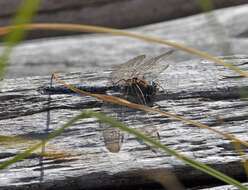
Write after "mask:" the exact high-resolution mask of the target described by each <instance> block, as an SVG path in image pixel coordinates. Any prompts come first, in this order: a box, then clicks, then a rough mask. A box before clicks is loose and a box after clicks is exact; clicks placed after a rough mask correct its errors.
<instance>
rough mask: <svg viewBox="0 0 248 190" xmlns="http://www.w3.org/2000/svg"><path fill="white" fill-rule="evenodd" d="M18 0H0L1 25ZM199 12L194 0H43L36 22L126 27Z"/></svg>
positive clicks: (217, 2) (217, 0)
mask: <svg viewBox="0 0 248 190" xmlns="http://www.w3.org/2000/svg"><path fill="white" fill-rule="evenodd" d="M20 2H21V0H9V1H5V0H1V1H0V8H1V13H0V26H3V25H9V24H10V22H11V18H12V16H13V14H14V13H15V11H16V9H17V7H18V6H19V5H20ZM246 3H247V1H246V0H236V1H231V0H213V5H214V8H223V7H228V6H235V5H240V4H246ZM200 12H202V10H201V8H200V6H199V2H198V1H195V0H190V1H187V2H185V1H183V0H167V1H164V0H153V1H150V0H142V1H141V0H125V1H120V0H94V1H92V0H84V1H81V0H71V1H66V0H63V1H62V0H61V1H59V3H58V2H57V1H56V0H42V3H41V7H40V9H39V12H38V14H37V16H36V18H35V19H34V21H35V22H53V23H84V24H92V25H100V26H110V27H114V28H128V27H135V26H141V25H145V24H151V23H154V22H161V21H165V20H169V19H175V18H178V17H183V16H189V15H192V14H196V13H200ZM65 34H67V35H68V34H72V33H71V32H61V31H53V32H51V31H38V32H32V33H31V35H29V38H39V37H45V36H58V35H65Z"/></svg>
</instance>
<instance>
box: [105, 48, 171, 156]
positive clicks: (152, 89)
mask: <svg viewBox="0 0 248 190" xmlns="http://www.w3.org/2000/svg"><path fill="white" fill-rule="evenodd" d="M173 52H174V50H169V51H167V52H165V53H163V54H161V55H158V56H156V57H152V58H150V59H147V60H146V59H145V58H146V55H139V56H137V57H134V58H133V59H131V60H129V61H127V62H125V63H123V64H120V65H118V66H115V67H114V68H113V71H112V72H111V74H110V82H111V83H112V85H113V86H118V87H120V88H119V89H120V91H121V92H122V94H123V95H122V96H123V97H124V98H125V99H127V100H128V101H131V102H133V103H138V104H144V105H152V103H153V101H154V97H155V95H156V94H157V92H158V91H159V84H158V82H156V79H157V78H158V77H159V75H160V74H161V73H162V72H163V71H164V70H165V69H167V68H168V67H169V64H165V63H164V61H165V59H166V58H167V57H168V56H170V55H171V54H172V53H173ZM101 110H102V111H103V112H105V113H106V112H111V110H112V115H111V116H113V115H115V117H117V118H120V120H122V119H123V113H124V112H123V111H120V110H121V109H120V108H118V107H117V106H114V105H110V104H106V103H105V104H103V106H102V109H101ZM106 110H107V111H106ZM100 128H102V131H103V139H104V144H105V147H106V148H107V149H108V150H109V152H112V153H117V152H119V151H120V149H121V146H122V144H123V140H124V136H123V134H122V133H121V131H120V130H119V129H118V128H113V127H110V126H108V125H107V124H103V123H100Z"/></svg>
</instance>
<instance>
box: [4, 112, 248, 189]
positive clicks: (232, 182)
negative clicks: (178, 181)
mask: <svg viewBox="0 0 248 190" xmlns="http://www.w3.org/2000/svg"><path fill="white" fill-rule="evenodd" d="M92 117H94V118H98V119H99V122H104V123H107V124H109V125H111V126H112V127H117V128H119V129H121V130H123V131H126V132H128V133H129V134H132V135H134V136H136V137H137V138H138V139H140V140H142V141H144V142H145V143H147V144H149V145H152V146H153V147H155V148H158V149H162V150H163V151H165V152H166V153H168V154H170V155H172V156H175V157H177V158H178V159H180V160H182V161H183V162H185V163H186V164H188V165H190V166H192V167H194V168H196V169H198V170H201V171H203V172H205V173H207V174H209V175H211V176H213V177H215V178H217V179H220V180H221V181H224V182H226V183H228V184H230V185H234V186H236V187H238V188H239V189H241V190H248V188H247V187H245V186H243V185H242V184H241V183H240V182H238V181H237V180H235V179H233V178H231V177H229V176H227V175H225V174H223V173H221V172H219V171H217V170H215V169H213V168H211V167H209V166H207V165H206V164H203V163H200V162H198V161H194V160H192V159H190V158H187V157H185V156H183V155H181V154H179V153H177V152H176V151H174V150H172V149H169V148H168V147H166V146H165V145H163V144H161V143H160V142H159V141H156V140H154V139H152V138H149V137H147V136H146V135H144V134H142V133H140V132H138V131H137V130H135V129H132V128H129V127H127V126H126V125H124V124H123V123H121V122H119V121H117V120H115V119H113V118H111V117H108V116H106V115H104V114H103V113H98V112H93V111H84V112H82V113H81V114H79V115H77V116H76V117H74V118H73V119H71V120H70V121H69V122H67V123H66V124H65V125H64V126H63V127H61V128H59V129H57V130H55V131H54V132H52V133H50V134H49V135H48V137H47V138H46V139H44V141H45V142H47V141H49V140H51V139H53V138H55V137H57V136H59V135H60V134H61V133H63V132H64V130H65V129H66V128H68V127H70V126H71V125H72V124H73V123H75V122H76V121H78V120H80V119H83V118H92ZM44 141H42V142H40V143H38V144H36V145H34V146H32V147H30V148H29V149H27V150H26V151H24V152H23V153H21V154H18V155H17V156H15V157H14V158H12V159H10V160H7V161H5V162H3V163H2V164H1V165H0V169H4V168H6V167H8V166H10V165H11V164H13V163H15V162H17V161H19V160H22V159H24V158H26V157H27V156H29V155H30V154H31V153H32V152H33V151H34V150H36V149H38V148H40V147H41V146H42V145H43V143H44Z"/></svg>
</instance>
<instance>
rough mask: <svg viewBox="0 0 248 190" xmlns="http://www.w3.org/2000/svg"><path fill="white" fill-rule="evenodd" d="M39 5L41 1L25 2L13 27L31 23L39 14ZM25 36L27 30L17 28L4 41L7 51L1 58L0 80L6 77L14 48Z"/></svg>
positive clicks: (31, 0) (30, 0)
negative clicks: (37, 13)
mask: <svg viewBox="0 0 248 190" xmlns="http://www.w3.org/2000/svg"><path fill="white" fill-rule="evenodd" d="M39 4H40V0H24V1H23V2H22V4H21V5H20V8H19V10H18V11H17V13H16V16H15V17H14V19H13V22H12V25H20V26H21V25H25V24H28V23H30V22H31V20H32V18H33V16H34V15H35V13H36V12H37V9H38V7H39ZM25 34H26V30H24V27H16V28H13V29H12V30H11V31H10V33H8V35H7V36H5V38H4V39H3V42H4V45H5V49H4V50H3V53H2V55H1V57H0V79H2V78H3V77H4V73H5V70H6V66H7V61H8V58H9V56H10V53H11V50H12V48H13V46H15V45H16V44H17V43H18V42H20V41H21V40H22V39H23V38H24V37H25Z"/></svg>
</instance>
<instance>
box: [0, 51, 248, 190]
mask: <svg viewBox="0 0 248 190" xmlns="http://www.w3.org/2000/svg"><path fill="white" fill-rule="evenodd" d="M225 60H226V61H228V62H230V63H232V64H234V65H236V66H238V67H239V68H240V69H243V70H247V69H248V64H247V63H248V57H247V56H238V55H236V56H229V57H225ZM109 73H110V70H107V71H106V70H105V71H98V72H92V73H88V72H86V73H68V74H65V75H61V77H62V79H63V80H65V81H66V82H68V83H70V84H82V85H84V86H88V87H94V88H95V89H103V88H102V87H104V86H107V81H108V80H109ZM159 80H160V83H161V86H162V87H163V88H164V89H165V91H161V92H159V93H158V94H157V96H156V104H157V106H159V109H161V110H164V111H169V112H173V113H176V114H178V115H181V116H183V117H186V118H188V119H192V120H195V121H198V122H201V123H204V124H206V125H209V126H211V128H213V129H217V130H220V131H222V132H226V133H230V134H233V135H235V136H236V137H237V138H239V139H242V140H243V141H247V137H248V133H247V108H248V107H247V103H246V101H243V100H242V99H241V94H242V93H241V92H243V91H245V90H246V89H247V84H248V83H247V82H248V81H247V80H248V79H247V78H244V77H240V76H238V75H237V74H236V73H234V72H233V71H229V70H227V69H226V68H224V67H223V66H219V65H218V66H216V65H215V64H213V63H210V62H207V61H203V60H190V61H181V62H177V63H175V64H171V65H170V67H169V68H168V69H167V70H166V71H164V72H163V73H162V74H161V75H160V77H159ZM49 82H50V76H43V77H27V78H17V79H6V80H4V81H2V85H1V92H0V134H1V135H2V136H12V137H18V138H17V139H15V140H14V141H13V143H12V144H11V143H10V142H9V143H7V142H6V141H5V142H3V141H2V142H1V146H0V162H3V161H5V160H7V159H10V158H11V157H13V156H15V155H16V154H18V153H19V152H21V151H23V150H25V148H27V147H28V145H31V144H33V143H34V142H39V140H41V139H42V137H43V136H44V134H45V132H44V130H45V128H46V119H47V118H46V116H47V110H51V126H50V127H51V129H52V130H54V129H58V128H59V127H61V126H62V125H63V124H64V123H65V122H67V121H68V120H69V119H70V118H73V117H74V116H75V115H77V114H78V113H80V112H81V111H82V110H85V109H89V108H93V109H94V110H100V108H101V104H102V103H101V102H100V101H97V100H96V99H94V98H91V97H88V96H84V97H80V96H75V95H71V94H52V95H51V101H50V103H49V101H48V95H47V94H46V91H44V88H45V87H47V86H48V85H49ZM56 86H59V85H58V84H55V87H56ZM134 114H135V119H134V117H133V115H134ZM140 121H142V122H140ZM125 122H127V123H129V124H130V123H131V125H129V126H130V127H135V128H139V127H145V126H146V127H147V129H155V128H156V129H157V130H158V132H159V134H160V138H161V140H160V141H161V142H162V143H163V144H165V145H167V146H169V147H170V148H172V149H175V150H177V151H179V152H180V153H182V154H184V155H187V156H189V157H191V158H193V159H195V160H198V161H201V162H203V163H205V164H208V165H210V166H212V167H214V168H215V169H217V170H219V171H222V172H224V173H225V174H227V175H229V176H232V177H234V178H236V179H238V180H241V181H245V178H246V177H245V176H246V174H245V172H244V169H243V165H242V163H241V161H242V158H241V157H240V156H239V154H238V153H237V152H236V151H235V150H234V148H233V144H232V143H231V142H230V141H229V140H227V139H224V138H223V137H221V136H219V135H217V134H214V133H213V132H210V131H208V130H206V129H199V128H197V127H193V126H189V125H186V124H183V123H181V122H179V121H176V120H175V119H171V118H164V117H162V116H160V115H157V114H153V115H151V114H149V115H147V114H144V113H142V112H138V111H137V112H134V111H133V112H131V113H130V112H125ZM151 126H152V127H151ZM22 138H24V139H28V141H27V140H26V141H25V140H24V142H25V143H21V142H23V139H22ZM18 140H19V141H18ZM245 150H247V148H246V149H245ZM46 151H47V154H46V156H44V158H43V165H42V166H41V165H40V164H39V162H40V160H39V152H40V150H38V151H37V152H35V153H34V154H33V155H32V156H31V157H29V158H28V159H25V160H23V161H21V162H18V163H16V164H14V165H12V166H10V167H9V168H8V169H6V170H3V171H1V173H0V187H1V189H13V190H14V189H37V188H42V189H55V188H63V189H73V188H78V187H80V188H82V189H92V188H114V187H115V188H118V187H119V188H120V187H127V188H130V187H132V186H135V187H137V185H138V186H139V187H140V186H145V185H149V184H154V183H159V182H158V181H159V179H161V178H162V179H168V177H170V176H169V175H168V174H171V173H173V174H174V175H175V176H176V177H177V178H178V179H179V180H180V181H181V182H182V183H183V184H184V185H185V186H186V187H196V186H199V188H200V187H203V186H204V187H205V186H206V185H208V186H209V187H211V186H215V183H216V181H214V180H213V178H212V177H210V176H208V175H207V174H204V173H202V172H200V171H197V170H195V169H192V168H191V167H189V166H186V165H185V164H183V163H182V162H181V161H178V160H177V159H176V158H174V157H171V156H169V155H167V154H164V153H162V152H160V151H156V152H153V151H151V149H150V148H148V147H147V146H145V145H144V144H140V143H138V142H137V141H136V139H135V138H134V137H133V136H131V135H128V134H124V143H123V145H122V148H121V150H120V152H119V153H110V152H108V150H107V149H106V148H105V146H104V142H103V137H102V131H101V130H100V129H99V123H98V122H97V121H96V120H95V119H85V120H82V121H80V122H78V123H77V124H75V125H73V126H71V127H70V128H68V129H66V130H65V132H64V133H63V134H62V135H60V136H59V137H57V138H55V139H54V140H52V141H51V142H49V143H48V145H47V146H46ZM154 176H156V177H157V178H155V177H154ZM158 176H159V177H158ZM152 177H153V178H152ZM170 179H171V178H170ZM196 179H197V180H196ZM165 181H166V180H165ZM163 182H164V181H163Z"/></svg>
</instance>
